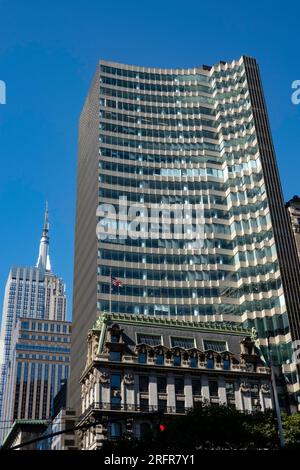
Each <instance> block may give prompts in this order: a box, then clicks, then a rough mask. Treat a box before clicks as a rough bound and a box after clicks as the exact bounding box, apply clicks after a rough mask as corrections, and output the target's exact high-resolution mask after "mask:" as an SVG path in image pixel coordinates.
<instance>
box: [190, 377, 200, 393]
mask: <svg viewBox="0 0 300 470" xmlns="http://www.w3.org/2000/svg"><path fill="white" fill-rule="evenodd" d="M192 390H193V395H201V379H192Z"/></svg>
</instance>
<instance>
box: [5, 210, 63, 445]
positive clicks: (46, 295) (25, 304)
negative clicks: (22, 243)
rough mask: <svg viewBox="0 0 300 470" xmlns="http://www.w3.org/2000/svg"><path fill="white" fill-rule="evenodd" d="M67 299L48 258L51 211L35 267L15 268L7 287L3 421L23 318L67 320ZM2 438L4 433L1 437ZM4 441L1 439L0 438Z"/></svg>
mask: <svg viewBox="0 0 300 470" xmlns="http://www.w3.org/2000/svg"><path fill="white" fill-rule="evenodd" d="M66 315H67V298H66V289H65V284H64V282H63V280H62V279H61V278H59V277H58V276H56V275H55V274H54V273H53V272H52V270H51V265H50V258H49V222H48V210H47V209H46V213H45V222H44V227H43V231H42V237H41V241H40V246H39V255H38V260H37V263H36V266H35V267H18V266H16V267H12V268H11V270H10V272H9V276H8V280H7V283H6V288H5V295H4V303H3V310H2V325H1V344H0V359H1V364H0V368H1V370H0V374H1V375H0V415H1V419H2V420H3V416H4V413H5V411H4V410H5V409H7V407H8V403H10V402H11V400H13V399H14V397H12V396H9V393H8V387H9V384H8V373H9V369H10V368H11V366H12V363H11V361H12V360H13V358H14V356H13V335H16V332H17V326H18V320H19V319H20V318H26V319H28V320H29V319H32V320H52V321H58V322H62V321H65V320H66ZM1 435H2V437H3V430H2V432H0V436H1ZM0 440H1V439H0Z"/></svg>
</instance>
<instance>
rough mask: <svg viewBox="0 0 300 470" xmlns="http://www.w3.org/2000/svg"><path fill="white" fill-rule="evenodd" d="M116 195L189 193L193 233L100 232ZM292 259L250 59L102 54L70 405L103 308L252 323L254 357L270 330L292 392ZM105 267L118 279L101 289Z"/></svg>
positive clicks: (81, 208) (79, 217) (83, 189)
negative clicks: (138, 58)
mask: <svg viewBox="0 0 300 470" xmlns="http://www.w3.org/2000/svg"><path fill="white" fill-rule="evenodd" d="M120 197H121V198H123V200H125V199H124V198H126V204H127V205H128V206H130V205H134V204H142V205H143V207H146V208H150V207H153V205H158V207H163V205H167V207H172V205H174V204H181V205H188V204H190V205H191V206H192V207H193V210H192V213H191V214H190V217H191V218H192V220H193V219H194V216H195V211H196V210H197V209H200V208H201V210H203V223H202V229H203V232H202V237H201V238H198V239H195V240H193V239H191V238H190V237H188V236H184V235H183V236H181V237H177V238H176V237H173V238H164V237H163V235H162V233H161V232H160V231H159V236H158V237H156V238H154V237H150V236H149V233H148V232H147V230H146V232H145V233H144V234H142V236H141V237H140V238H136V239H134V238H132V237H130V236H127V237H125V238H123V239H120V238H117V237H115V238H111V237H110V238H109V237H107V238H106V239H99V238H97V236H96V227H97V224H98V223H99V221H100V217H96V210H97V207H98V205H99V204H110V205H111V206H114V207H118V206H119V204H120ZM121 205H122V203H121ZM98 215H99V214H98ZM118 217H119V215H118ZM118 222H119V220H118ZM180 222H182V220H181V221H180ZM172 223H173V225H172V227H173V228H172V231H173V232H175V228H176V224H177V223H179V221H178V220H176V219H174V218H173V219H172ZM299 272H300V270H299V260H298V257H297V251H296V246H295V240H294V237H293V233H292V230H291V227H290V223H289V220H288V214H287V212H286V210H285V207H284V202H283V197H282V191H281V186H280V181H279V175H278V170H277V164H276V159H275V153H274V149H273V144H272V138H271V133H270V128H269V122H268V114H267V110H266V105H265V101H264V96H263V91H262V85H261V81H260V76H259V70H258V66H257V63H256V61H255V59H253V58H250V57H241V58H240V59H239V60H235V61H233V62H226V63H225V62H219V63H217V64H216V65H214V66H199V67H194V68H190V69H158V68H147V67H138V66H129V65H122V64H117V63H113V62H106V61H102V60H101V61H100V63H99V64H98V66H97V70H96V73H95V76H94V79H93V83H92V85H91V88H90V91H89V94H88V97H87V99H86V102H85V104H84V108H83V111H82V114H81V118H80V128H79V156H78V180H77V209H76V237H75V271H74V302H73V308H74V309H73V337H72V357H71V371H72V374H71V383H70V405H71V406H74V407H76V409H77V412H79V410H80V391H79V388H78V383H79V378H80V373H81V371H82V370H83V368H84V358H85V355H86V335H87V332H88V330H89V329H90V328H91V327H92V326H93V324H94V323H95V321H96V319H97V318H98V316H99V315H100V316H101V315H103V314H104V313H105V312H108V311H111V312H113V313H119V314H130V315H144V316H147V317H165V318H167V319H169V320H170V319H172V318H174V319H185V320H191V321H199V322H211V323H215V324H218V323H222V322H227V324H232V325H236V326H240V327H243V328H253V327H254V328H255V329H256V330H257V332H258V338H259V344H260V349H261V351H262V353H263V355H264V356H265V357H267V356H268V349H267V337H268V336H270V345H271V350H272V356H273V361H274V363H275V365H276V367H277V370H276V373H277V375H278V378H279V379H280V375H281V374H282V373H283V374H284V375H283V376H282V377H281V379H282V381H281V383H282V384H284V383H286V384H287V388H288V390H289V393H290V394H291V398H292V400H294V403H295V404H296V402H297V398H298V396H299V378H298V372H297V366H296V364H295V363H294V362H293V358H292V341H293V340H296V339H298V338H299V337H300V336H299V335H300V328H299V305H300V282H299ZM111 276H113V277H116V278H118V279H120V280H121V281H122V284H123V286H122V287H119V288H114V289H113V291H112V292H111V291H110V289H111ZM279 392H280V397H279V398H280V403H281V405H282V406H285V405H286V402H285V393H284V387H283V388H281V389H279Z"/></svg>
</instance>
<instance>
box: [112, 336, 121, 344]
mask: <svg viewBox="0 0 300 470" xmlns="http://www.w3.org/2000/svg"><path fill="white" fill-rule="evenodd" d="M119 339H120V336H119V335H111V342H112V343H118V342H119Z"/></svg>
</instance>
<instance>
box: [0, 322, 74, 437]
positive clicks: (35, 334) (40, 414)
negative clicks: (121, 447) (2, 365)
mask: <svg viewBox="0 0 300 470" xmlns="http://www.w3.org/2000/svg"><path fill="white" fill-rule="evenodd" d="M70 353H71V322H67V321H57V320H52V321H50V320H41V319H29V318H26V319H25V318H19V319H18V321H17V323H16V326H15V328H14V331H13V334H12V342H11V354H10V360H9V365H8V367H7V373H6V387H5V396H4V403H3V413H2V418H3V422H2V426H1V428H2V431H4V432H3V435H4V436H6V435H7V434H8V432H9V430H10V429H11V427H12V426H13V423H14V422H15V421H16V420H20V419H21V420H22V419H27V420H43V419H49V418H51V416H52V411H53V410H52V408H53V399H54V397H55V395H56V394H57V393H58V391H59V390H60V387H61V384H62V381H65V380H66V379H67V378H68V377H69V367H70Z"/></svg>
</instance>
